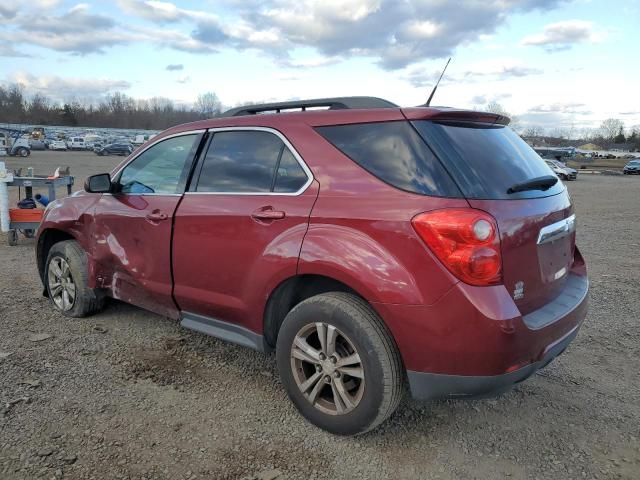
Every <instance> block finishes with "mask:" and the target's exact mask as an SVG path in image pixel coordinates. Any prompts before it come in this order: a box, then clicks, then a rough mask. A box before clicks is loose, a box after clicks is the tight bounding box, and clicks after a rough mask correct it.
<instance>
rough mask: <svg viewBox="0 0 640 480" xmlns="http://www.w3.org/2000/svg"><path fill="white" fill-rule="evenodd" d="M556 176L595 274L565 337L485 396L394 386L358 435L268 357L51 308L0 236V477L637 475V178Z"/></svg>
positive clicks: (162, 325) (29, 255)
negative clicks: (301, 394)
mask: <svg viewBox="0 0 640 480" xmlns="http://www.w3.org/2000/svg"><path fill="white" fill-rule="evenodd" d="M54 157H57V158H54ZM61 158H68V160H66V161H64V162H59V161H58V159H61ZM117 161H118V158H99V157H95V156H94V155H92V154H82V153H76V154H68V155H65V154H57V153H53V152H51V153H48V152H47V153H39V152H36V153H35V154H34V155H33V156H32V157H31V158H29V159H27V160H22V159H9V162H8V163H9V165H11V166H16V165H18V164H21V165H25V166H29V165H32V166H34V167H36V173H38V172H42V173H45V172H46V171H47V169H48V167H47V169H45V171H42V168H44V166H47V165H48V166H51V167H52V168H51V170H52V169H53V168H55V166H57V164H58V163H63V164H69V165H71V167H72V172H73V173H75V174H76V175H77V179H78V184H81V183H82V177H83V176H85V175H87V174H89V173H92V172H100V171H105V170H108V169H109V168H110V167H111V166H112V165H113V164H115V163H116V162H117ZM78 186H79V185H78ZM569 189H570V191H571V195H572V197H573V200H574V202H575V204H576V210H577V214H578V223H579V234H578V237H579V238H578V241H579V245H580V246H581V248H582V250H583V253H584V255H585V257H586V259H587V261H588V263H589V267H590V276H591V280H592V293H591V307H590V313H589V317H588V319H587V322H586V324H585V325H584V327H583V329H582V331H581V333H580V335H579V336H578V338H577V340H576V341H575V342H574V344H573V345H572V346H571V347H570V348H569V350H568V351H567V352H566V353H565V354H564V355H563V356H562V357H560V358H559V359H558V360H557V361H556V362H554V363H553V364H552V365H551V366H549V367H548V368H547V369H546V370H544V371H542V372H540V373H539V374H537V375H535V376H534V377H533V378H531V379H530V380H528V381H527V382H525V383H524V384H521V385H520V386H519V387H518V388H517V389H516V390H514V391H512V392H510V393H508V394H505V395H503V396H501V397H499V398H495V399H490V400H482V401H473V402H469V401H467V402H465V401H448V402H440V403H416V402H413V401H411V400H405V402H404V403H403V404H402V405H401V407H400V409H399V410H398V412H397V413H396V415H395V416H393V417H392V419H391V420H390V421H389V422H387V423H386V424H384V426H383V427H382V428H380V429H378V430H376V431H374V432H372V433H369V434H367V435H365V436H361V437H357V438H337V437H334V436H331V435H329V434H326V433H324V432H322V431H319V430H317V429H316V428H314V427H312V426H310V425H308V424H307V423H305V422H304V420H302V418H301V417H299V416H298V414H297V413H296V412H295V410H294V408H293V407H292V405H291V404H290V403H289V402H288V401H287V399H286V396H285V393H284V392H283V390H282V388H281V387H280V385H279V382H278V378H277V374H276V371H275V361H274V358H273V356H264V355H262V354H259V353H256V352H253V351H251V350H248V349H245V348H241V347H236V346H233V345H229V344H225V343H223V342H220V341H217V340H215V339H212V338H207V337H205V336H203V335H200V334H196V333H192V332H189V331H184V330H181V329H180V328H178V326H177V325H176V324H175V323H173V322H171V321H168V320H165V319H163V318H160V317H157V316H155V315H152V314H150V313H147V312H144V311H142V310H139V309H137V308H134V307H131V306H128V305H124V304H121V303H115V302H112V303H111V304H110V306H109V307H108V308H107V309H106V311H104V312H103V313H101V314H99V315H97V316H95V317H92V318H90V319H86V320H69V319H66V318H64V317H62V316H61V315H59V314H57V313H55V312H54V311H53V310H52V308H51V307H50V306H49V305H48V303H47V300H46V299H44V298H42V297H41V295H40V293H41V288H40V285H39V282H38V279H37V275H36V268H35V266H34V254H33V240H24V239H21V242H20V245H19V246H17V247H8V246H6V240H5V238H4V237H3V236H0V266H1V267H0V329H1V330H0V332H1V333H0V479H3V480H5V479H14V478H17V479H26V478H39V477H42V478H47V479H48V478H62V477H64V478H69V479H89V478H95V479H103V478H105V479H106V478H119V479H129V478H131V479H137V478H149V479H151V478H153V479H156V478H157V479H164V478H167V479H187V478H213V479H218V478H220V479H236V478H248V479H253V478H259V479H275V478H278V479H298V478H302V479H333V478H336V479H337V478H340V479H356V478H389V479H402V478H425V479H432V478H433V479H435V478H440V479H471V478H476V479H483V480H485V479H493V478H516V479H551V478H554V479H568V478H578V479H583V478H586V479H608V478H622V479H638V478H640V440H639V438H638V437H639V436H640V381H639V380H640V378H639V376H638V372H639V371H640V329H639V328H638V319H639V318H640V299H639V297H638V285H639V284H640V256H639V255H638V252H639V251H640V222H639V221H638V199H640V178H637V177H632V178H628V177H622V176H620V177H604V176H591V175H583V176H581V177H580V179H579V180H578V181H577V182H573V183H571V184H570V185H569Z"/></svg>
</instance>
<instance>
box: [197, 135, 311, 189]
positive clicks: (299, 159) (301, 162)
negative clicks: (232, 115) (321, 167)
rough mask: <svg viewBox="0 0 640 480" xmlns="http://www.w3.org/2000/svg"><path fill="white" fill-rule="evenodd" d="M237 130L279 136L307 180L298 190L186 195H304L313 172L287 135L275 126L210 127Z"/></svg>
mask: <svg viewBox="0 0 640 480" xmlns="http://www.w3.org/2000/svg"><path fill="white" fill-rule="evenodd" d="M237 131H241V132H242V131H245V132H246V131H257V132H268V133H272V134H273V135H275V136H277V137H278V138H279V139H280V140H282V142H283V143H284V144H285V146H286V147H287V148H288V149H289V151H291V153H292V154H293V156H294V158H295V159H296V160H297V162H298V164H299V165H300V167H302V170H303V171H304V173H305V175H306V176H307V181H306V182H305V184H304V185H302V187H300V189H299V190H298V191H297V192H286V193H285V192H185V195H243V196H256V195H278V196H284V197H296V196H298V195H302V194H303V193H304V192H305V190H306V189H307V188H309V185H311V183H312V182H313V173H311V170H310V169H309V167H308V166H307V164H306V163H305V162H304V160H303V159H302V157H301V156H300V154H299V153H298V151H297V150H296V149H295V148H294V147H293V145H292V144H291V142H289V140H288V139H287V137H285V136H284V135H283V134H282V133H281V132H280V131H278V130H276V129H275V128H270V127H215V128H209V129H208V132H212V133H216V132H237Z"/></svg>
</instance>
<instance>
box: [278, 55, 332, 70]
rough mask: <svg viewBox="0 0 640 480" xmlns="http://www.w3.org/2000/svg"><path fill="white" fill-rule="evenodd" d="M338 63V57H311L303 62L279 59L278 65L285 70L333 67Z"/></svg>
mask: <svg viewBox="0 0 640 480" xmlns="http://www.w3.org/2000/svg"><path fill="white" fill-rule="evenodd" d="M339 62H340V58H338V57H312V58H306V59H303V60H292V59H290V58H282V59H279V61H278V63H279V64H280V65H282V66H283V67H287V68H301V69H308V68H320V67H326V66H329V65H335V64H336V63H339Z"/></svg>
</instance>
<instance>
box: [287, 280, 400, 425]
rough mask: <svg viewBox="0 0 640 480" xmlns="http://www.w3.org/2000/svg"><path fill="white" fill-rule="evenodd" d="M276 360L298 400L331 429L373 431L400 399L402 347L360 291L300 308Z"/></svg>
mask: <svg viewBox="0 0 640 480" xmlns="http://www.w3.org/2000/svg"><path fill="white" fill-rule="evenodd" d="M276 359H277V363H278V370H279V372H280V378H281V379H282V383H283V385H284V387H285V389H286V391H287V394H288V395H289V398H290V399H291V401H292V402H293V403H294V404H295V406H296V407H297V409H298V410H299V411H300V413H301V414H302V415H303V416H304V417H305V418H306V419H307V420H308V421H309V422H311V423H312V424H314V425H316V426H317V427H320V428H322V429H323V430H326V431H328V432H331V433H334V434H338V435H358V434H361V433H365V432H367V431H369V430H372V429H374V428H376V427H377V426H378V425H380V424H381V423H382V422H383V421H385V420H386V419H387V418H388V417H389V416H390V415H391V414H392V413H393V412H394V411H395V410H396V408H397V407H398V404H399V403H400V399H401V396H402V386H403V369H402V362H401V360H400V355H399V353H398V350H397V348H396V346H395V343H394V341H393V339H392V338H391V335H390V334H389V332H388V331H387V329H386V327H385V325H384V323H383V322H382V320H381V319H380V318H379V317H378V315H377V314H376V313H375V312H374V311H373V309H372V308H371V307H370V306H369V304H367V302H365V301H364V300H362V299H361V298H359V297H357V296H355V295H351V294H348V293H342V292H333V293H325V294H321V295H317V296H315V297H311V298H308V299H307V300H305V301H303V302H301V303H299V304H298V305H297V306H296V307H294V308H293V310H291V312H289V314H288V315H287V316H286V318H285V320H284V322H283V324H282V327H281V329H280V332H279V334H278V340H277V345H276Z"/></svg>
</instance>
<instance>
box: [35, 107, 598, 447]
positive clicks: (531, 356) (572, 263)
mask: <svg viewBox="0 0 640 480" xmlns="http://www.w3.org/2000/svg"><path fill="white" fill-rule="evenodd" d="M322 106H324V107H328V108H329V109H328V110H313V109H312V107H322ZM293 108H297V109H298V110H300V109H302V110H306V111H298V112H288V113H275V112H286V111H287V110H291V109H293ZM269 112H273V113H271V114H268V113H269ZM263 113H267V114H263ZM508 123H509V119H508V118H506V117H504V116H501V115H497V114H493V113H486V112H473V111H466V110H457V109H449V108H419V107H418V108H399V107H398V106H396V105H394V104H392V103H391V102H388V101H386V100H382V99H377V98H370V97H355V98H354V97H350V98H336V99H321V100H308V101H296V102H284V103H277V104H266V105H251V106H247V107H240V108H237V109H233V110H231V111H229V112H226V113H225V114H224V115H223V116H222V118H216V119H211V120H205V121H200V122H196V123H192V124H185V125H180V126H177V127H174V128H171V129H169V130H167V131H165V132H163V133H161V134H160V135H158V136H157V137H155V138H154V139H153V141H151V142H149V143H147V144H145V146H144V147H142V148H140V149H139V150H137V151H136V152H135V153H134V154H133V155H131V156H130V157H129V158H127V159H126V160H125V161H123V162H122V163H121V164H120V165H119V166H118V167H116V168H115V169H114V170H113V171H112V172H111V173H110V174H109V173H105V174H100V175H94V176H92V177H89V178H88V179H87V181H86V183H85V191H84V192H78V193H76V194H74V195H73V196H70V197H66V198H64V199H61V200H57V201H55V202H54V203H53V208H51V207H50V208H48V209H47V210H46V211H45V213H44V218H43V220H42V223H41V225H40V229H39V230H38V239H37V247H36V252H37V266H38V271H39V273H40V278H41V280H42V282H43V286H44V287H45V291H46V294H47V295H48V296H49V298H50V300H51V304H52V306H53V307H54V308H56V309H58V310H59V311H60V312H62V314H64V315H66V316H70V317H83V316H87V315H90V314H93V313H95V312H97V311H99V310H100V309H102V308H103V306H104V305H105V299H106V298H108V297H112V298H116V299H120V300H123V301H126V302H130V303H133V304H135V305H138V306H139V307H142V308H146V309H148V310H151V311H153V312H156V313H158V314H160V315H163V316H165V317H170V318H173V319H175V320H176V321H180V322H181V324H182V326H184V327H186V328H189V329H193V330H196V331H199V332H202V333H204V334H208V335H213V336H216V337H220V338H223V339H226V340H228V341H231V342H235V343H238V344H240V345H244V346H247V347H252V348H255V349H257V350H260V351H273V350H275V357H276V362H277V366H278V370H279V373H280V378H281V383H282V386H283V387H284V389H285V390H286V391H287V393H288V395H289V398H290V399H291V401H292V402H293V403H294V404H295V406H296V407H297V408H298V410H299V411H300V412H301V414H302V415H303V416H304V417H305V418H306V419H307V420H309V421H310V422H311V423H313V424H315V425H317V426H319V427H321V428H323V429H325V430H327V431H330V432H332V433H335V434H341V435H353V434H359V433H363V432H366V431H368V430H370V429H372V428H375V427H376V426H377V425H379V424H380V423H381V422H383V421H384V420H385V419H386V418H388V417H389V416H390V415H391V414H392V413H393V412H394V410H395V409H396V407H397V406H398V404H399V402H400V399H401V396H402V393H403V391H404V383H405V382H408V386H409V390H410V391H411V393H412V395H413V396H414V397H415V398H417V399H421V400H428V399H436V398H461V397H473V396H483V395H487V394H489V393H496V392H501V391H504V390H506V389H509V388H510V387H511V386H513V385H515V384H518V383H519V382H521V381H523V380H525V379H526V378H528V377H529V376H531V375H532V374H534V373H535V372H536V371H537V370H539V369H541V368H543V367H545V366H546V365H547V364H549V362H551V361H552V360H553V359H554V358H555V357H557V356H558V355H560V354H561V353H562V352H563V351H564V350H565V349H566V348H567V346H568V345H569V344H570V343H571V341H572V340H573V339H574V338H575V337H576V335H577V333H578V329H579V328H580V325H581V324H582V322H583V320H584V318H585V315H586V311H587V294H588V288H589V282H588V279H587V272H586V266H585V262H584V260H583V258H582V255H581V253H580V250H579V249H578V247H577V246H576V234H575V228H576V220H575V214H574V209H573V205H572V203H571V199H570V197H569V195H568V192H567V188H566V186H565V185H564V184H563V183H562V182H561V181H559V180H558V178H557V177H556V176H555V175H553V174H552V172H551V171H550V170H549V168H548V167H547V165H545V163H544V162H543V161H542V159H541V158H540V157H539V156H538V155H537V154H536V153H535V152H534V151H533V150H532V149H531V148H530V147H529V146H528V145H527V144H526V143H525V142H524V141H523V140H522V139H521V138H520V137H519V136H518V135H517V134H516V133H514V132H513V130H511V129H510V128H508V127H507V126H506V125H507V124H508ZM487 127H490V128H487ZM247 385H249V387H248V389H246V390H245V391H243V392H242V394H243V395H247V394H249V393H250V388H251V387H250V383H248V384H247ZM518 408H520V407H516V406H514V407H513V410H514V411H513V414H514V415H517V414H518ZM258 413H262V412H258Z"/></svg>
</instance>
